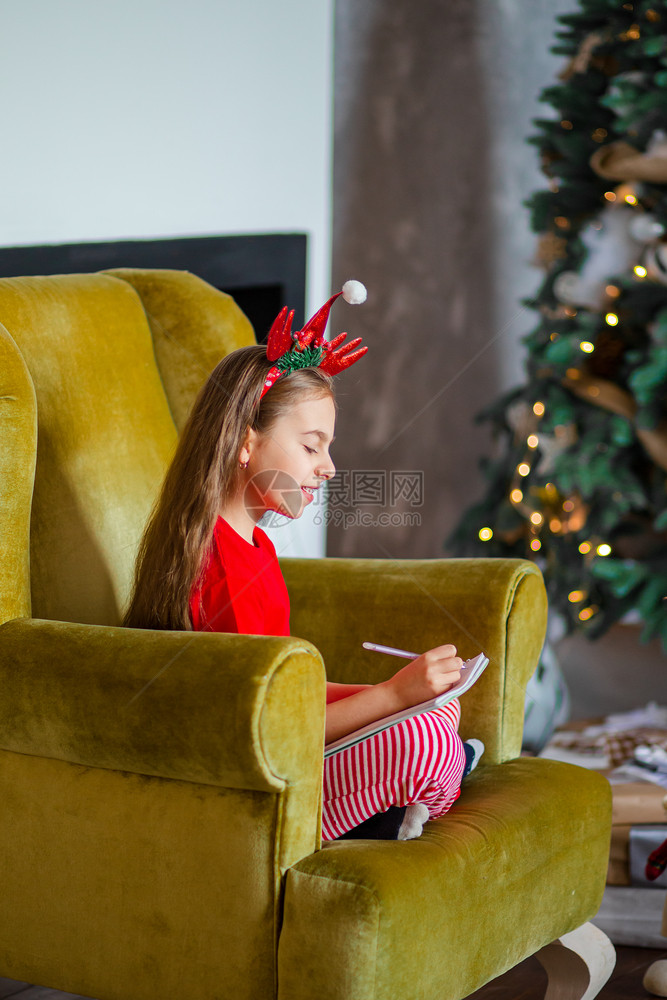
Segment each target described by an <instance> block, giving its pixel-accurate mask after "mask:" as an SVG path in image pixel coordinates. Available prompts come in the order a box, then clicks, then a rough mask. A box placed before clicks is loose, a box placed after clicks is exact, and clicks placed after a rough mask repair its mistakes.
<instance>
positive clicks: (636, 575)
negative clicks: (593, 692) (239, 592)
mask: <svg viewBox="0 0 667 1000" xmlns="http://www.w3.org/2000/svg"><path fill="white" fill-rule="evenodd" d="M558 21H559V22H561V24H562V25H563V26H564V28H563V30H559V31H558V32H557V33H556V37H557V38H558V39H559V41H558V43H557V44H556V45H554V46H553V47H552V48H551V51H552V52H554V53H556V54H562V55H564V56H567V60H566V65H565V68H564V70H563V72H562V73H561V74H560V76H559V81H560V82H559V83H558V84H557V85H555V86H552V87H548V88H546V89H545V90H543V91H542V94H541V95H540V100H542V101H545V102H548V103H549V104H551V105H552V106H553V108H554V109H555V111H556V117H555V118H549V119H542V118H538V119H533V124H534V125H535V126H536V127H537V132H538V134H537V135H534V136H531V137H530V138H529V139H528V142H529V143H532V144H533V145H536V146H537V147H538V149H539V152H540V158H541V161H540V162H541V168H542V171H543V172H544V174H545V175H546V177H547V178H549V183H548V189H546V190H540V191H537V192H536V193H535V194H533V196H532V197H531V198H530V199H528V200H527V201H525V202H524V204H525V205H526V206H527V208H528V209H529V210H530V223H531V228H532V229H533V231H534V232H535V233H536V234H537V237H538V238H537V239H536V246H537V250H536V256H535V260H534V261H533V263H534V264H535V265H536V266H537V267H539V268H542V269H543V271H544V277H543V280H542V283H541V287H540V288H539V290H538V291H537V294H536V296H535V298H531V299H523V300H522V302H523V304H524V305H526V306H528V307H529V308H530V309H531V310H535V312H536V313H537V325H536V326H535V328H534V329H533V330H532V332H531V333H529V334H528V335H527V336H525V337H524V338H523V342H524V343H525V345H526V349H527V350H526V355H527V358H526V366H525V371H526V378H525V383H524V384H523V385H521V386H520V387H518V388H515V389H512V390H511V391H510V392H508V393H506V394H505V395H504V396H503V397H502V398H501V399H499V400H498V401H497V402H496V403H495V404H494V405H492V406H490V407H488V408H487V409H485V410H484V411H482V413H480V414H479V415H478V416H477V420H478V421H490V422H491V424H492V428H493V431H494V437H495V440H496V444H497V453H496V455H495V456H494V457H493V458H488V459H485V460H483V462H482V468H483V470H484V472H485V475H486V479H487V483H488V485H487V488H486V493H485V496H484V497H483V499H482V500H481V501H480V502H479V503H477V504H475V505H474V506H472V507H471V508H469V509H468V510H467V511H466V512H465V514H464V516H463V518H462V519H461V522H460V523H459V525H458V526H457V528H456V530H455V531H454V532H453V534H452V535H451V537H450V538H449V539H448V540H447V546H448V548H449V550H450V551H453V552H454V553H455V554H457V555H494V556H520V557H528V558H532V559H534V560H535V562H537V563H538V565H539V566H540V567H541V569H542V571H543V573H544V576H545V581H546V584H547V590H548V593H549V600H550V604H551V606H552V608H555V609H557V611H558V612H560V614H561V615H562V617H563V619H564V620H565V623H566V627H567V630H568V632H570V633H571V632H573V631H575V630H578V631H581V632H583V633H584V634H586V635H587V636H588V637H589V638H596V637H598V636H600V635H602V634H603V633H604V632H606V631H607V629H608V628H609V627H610V626H611V625H612V624H613V623H614V622H617V621H619V620H620V619H622V618H624V617H626V620H627V616H630V617H633V616H634V618H635V619H639V620H640V621H641V622H642V623H643V629H642V632H641V641H642V642H647V641H648V640H649V639H650V638H652V637H653V636H655V635H659V636H661V640H662V644H663V647H664V648H665V651H667V134H666V132H667V6H666V5H665V4H664V3H661V4H656V3H653V4H651V3H648V2H644V3H619V2H618V0H580V3H579V8H578V10H577V11H576V12H575V13H572V14H569V15H562V16H560V17H558Z"/></svg>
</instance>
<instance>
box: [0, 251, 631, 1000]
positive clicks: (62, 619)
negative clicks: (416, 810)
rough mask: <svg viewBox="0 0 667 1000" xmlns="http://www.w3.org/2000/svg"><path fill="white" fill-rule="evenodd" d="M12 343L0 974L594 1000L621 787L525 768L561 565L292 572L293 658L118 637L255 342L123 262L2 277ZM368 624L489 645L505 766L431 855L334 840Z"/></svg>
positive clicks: (162, 991)
mask: <svg viewBox="0 0 667 1000" xmlns="http://www.w3.org/2000/svg"><path fill="white" fill-rule="evenodd" d="M0 324H2V325H0V435H1V440H0V484H1V494H0V533H1V537H2V560H1V565H0V692H1V693H0V802H1V803H2V810H1V812H0V859H1V861H0V883H1V885H2V893H1V898H0V976H6V977H10V978H12V979H19V980H24V981H29V982H33V983H38V984H40V985H45V986H51V987H55V988H58V989H61V990H67V991H70V992H74V993H78V994H82V995H85V996H90V997H95V998H97V1000H218V998H220V1000H222V998H225V1000H226V998H233V1000H251V998H252V1000H268V998H272V997H277V998H280V1000H312V998H317V1000H417V998H418V1000H461V998H463V997H465V996H467V995H468V994H469V993H470V992H472V991H473V990H475V989H477V988H478V987H479V986H481V985H482V984H483V983H485V982H487V981H488V980H489V979H492V978H494V977H495V976H497V975H499V974H500V973H502V972H503V971H505V970H506V969H508V968H510V967H511V966H513V965H515V964H516V963H518V962H520V961H521V960H522V959H524V958H525V957H527V956H529V955H532V954H534V953H536V952H540V956H541V957H542V958H543V961H544V964H545V966H547V967H548V968H549V969H550V972H551V973H553V974H554V975H555V974H556V973H557V969H558V968H559V967H565V966H567V969H568V970H569V971H568V972H567V975H566V976H565V980H566V981H567V983H569V984H574V987H573V989H574V990H575V991H574V992H570V993H565V992H564V993H562V994H560V993H559V996H563V997H565V996H566V995H567V996H572V997H575V996H577V997H581V996H582V995H583V993H584V991H585V990H587V991H588V992H586V996H587V997H591V996H594V995H595V992H596V991H597V989H598V988H599V984H600V983H601V982H602V981H603V979H604V976H605V975H608V972H609V969H610V963H611V962H612V961H613V955H612V952H611V951H610V949H609V947H608V946H607V944H606V939H603V936H602V935H601V934H600V932H597V933H596V932H595V928H591V926H590V925H585V922H586V921H588V920H589V918H590V917H591V916H592V915H593V914H594V913H595V912H596V910H597V908H598V905H599V902H600V899H601V896H602V891H603V888H604V882H605V872H606V865H607V850H608V841H609V834H610V795H609V790H608V786H607V783H606V782H605V781H604V779H602V778H601V777H600V776H598V775H597V774H595V773H591V772H587V771H585V770H583V769H581V768H577V767H572V766H569V765H565V764H561V763H556V762H552V761H547V760H535V759H527V758H521V757H520V747H521V729H522V718H523V704H524V691H525V686H526V682H527V680H528V678H529V676H530V674H531V672H532V671H533V670H534V668H535V665H536V662H537V658H538V655H539V652H540V648H541V645H542V641H543V637H544V631H545V621H546V598H545V591H544V586H543V582H542V578H541V575H540V573H539V570H538V569H537V568H536V567H535V566H534V565H533V564H532V563H530V562H528V561H523V560H517V559H513V560H503V559H497V560H492V559H489V560H486V559H480V560H469V559H451V560H445V559H426V560H401V561H398V560H397V561H393V560H376V559H335V558H330V559H283V560H282V561H281V564H282V568H283V571H284V574H285V578H286V581H287V585H288V588H289V591H290V595H291V603H292V636H290V637H263V636H245V635H241V636H239V635H224V634H210V633H192V632H164V631H152V630H142V629H125V628H122V627H120V624H119V623H120V621H121V616H122V611H123V609H124V606H125V603H126V601H127V598H128V595H129V589H130V583H131V576H132V570H133V564H134V559H135V554H136V551H137V546H138V543H139V539H140V536H141V533H142V529H143V526H144V523H145V520H146V517H147V515H148V512H149V509H150V507H151V504H152V502H153V499H154V497H155V495H156V492H157V490H158V488H159V485H160V483H161V480H162V477H163V475H164V472H165V469H166V467H167V465H168V463H169V460H170V457H171V455H172V452H173V448H174V444H175V441H176V437H177V433H178V429H179V428H180V427H181V426H182V425H183V422H184V420H185V417H186V415H187V412H188V409H189V407H190V406H191V404H192V401H193V399H194V396H195V394H196V392H197V390H198V388H199V386H200V385H201V384H202V382H203V381H204V380H205V378H206V376H207V375H208V373H209V372H210V371H211V369H212V368H213V367H214V366H215V364H216V363H217V362H218V360H219V359H220V357H221V356H223V355H224V354H225V353H227V352H228V351H230V350H233V349H235V348H237V347H239V346H242V345H245V344H250V343H253V342H254V333H253V330H252V328H251V326H250V324H249V323H248V321H247V319H246V318H245V317H244V316H243V314H242V313H241V312H240V310H239V309H238V308H237V307H236V305H235V303H234V302H233V301H232V299H230V298H229V296H226V295H224V294H222V293H220V292H218V291H217V290H215V289H213V288H212V287H211V286H209V285H207V284H206V283H205V282H203V281H201V280H199V279H198V278H196V277H194V276H193V275H190V274H187V273H183V272H177V271H138V270H129V269H121V270H117V271H113V272H106V273H99V274H92V275H66V276H55V277H35V278H17V279H5V280H2V281H0ZM314 594H316V595H317V601H313V599H312V597H313V595H314ZM371 620H372V621H373V623H374V633H375V634H376V635H380V636H382V638H383V641H387V642H391V643H392V644H394V645H396V646H402V647H404V648H408V649H411V648H417V649H428V648H430V647H432V646H435V645H438V644H440V643H442V642H443V641H452V642H454V643H455V644H456V645H457V647H458V648H459V650H460V652H461V654H462V655H463V656H464V657H467V656H471V655H472V654H474V653H477V652H478V651H479V650H480V649H483V650H484V651H485V652H486V653H487V655H488V656H489V657H490V665H489V667H488V668H487V670H486V672H485V674H484V675H483V677H482V679H481V680H480V681H479V683H478V684H477V685H476V686H475V687H474V688H473V689H472V690H471V691H470V692H469V693H468V694H466V695H465V696H464V698H463V699H462V709H463V721H462V727H461V728H462V734H463V735H464V736H465V735H469V736H476V737H479V738H480V739H482V740H483V741H484V743H485V744H486V754H485V757H484V758H483V764H481V765H480V766H479V767H478V768H477V770H476V771H475V772H474V773H473V774H472V775H471V776H470V777H469V778H468V779H467V780H466V782H465V785H464V789H463V792H462V795H461V797H460V799H459V801H458V802H457V803H456V805H455V806H454V807H453V808H452V810H451V811H450V812H449V813H448V814H447V815H446V816H445V817H443V818H442V819H440V820H437V821H433V822H429V823H428V824H427V825H426V827H425V830H424V833H423V835H422V836H421V837H420V838H419V839H417V840H414V841H406V842H397V841H390V842H380V841H367V840H359V841H339V842H333V843H331V844H327V845H326V846H324V847H322V845H321V841H320V801H321V781H322V748H323V733H324V690H325V688H324V685H325V665H326V670H327V673H328V675H329V677H330V678H331V679H333V680H337V681H363V680H368V681H378V680H380V679H382V677H383V670H384V671H387V670H391V669H393V668H395V664H394V663H393V661H392V662H391V663H390V662H389V661H388V658H385V657H378V656H374V655H373V654H372V653H366V652H365V651H363V650H362V649H361V641H362V640H363V639H365V638H367V633H368V629H367V625H368V622H369V621H371ZM385 660H386V661H387V662H385ZM581 925H585V927H584V929H583V931H582V930H581V929H580V928H581ZM556 939H560V942H561V944H551V943H552V942H554V941H556ZM584 939H586V940H584ZM582 940H583V941H584V944H586V942H588V945H589V946H590V948H592V949H593V951H597V952H598V953H600V954H603V956H604V960H605V961H604V963H603V964H605V963H606V972H601V971H599V970H598V971H595V970H594V968H593V964H592V963H591V961H589V960H588V959H585V960H583V961H582V960H580V959H579V958H577V957H576V954H577V952H578V950H581V949H579V944H580V942H581V941H582ZM547 946H548V947H547ZM584 950H585V949H584ZM565 953H567V955H568V956H572V955H575V958H573V959H571V960H570V958H569V957H568V959H567V962H570V963H571V964H570V965H568V964H567V962H565V963H563V962H562V961H561V960H560V959H559V956H562V955H563V954H565ZM596 977H597V978H596ZM596 984H597V985H596Z"/></svg>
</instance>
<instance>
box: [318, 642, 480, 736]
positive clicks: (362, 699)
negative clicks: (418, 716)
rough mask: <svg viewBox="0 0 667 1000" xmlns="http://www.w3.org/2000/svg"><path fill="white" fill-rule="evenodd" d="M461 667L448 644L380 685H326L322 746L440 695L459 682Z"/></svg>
mask: <svg viewBox="0 0 667 1000" xmlns="http://www.w3.org/2000/svg"><path fill="white" fill-rule="evenodd" d="M462 664H463V661H462V659H461V657H460V656H457V655H456V647H455V646H452V645H450V644H447V645H445V646H437V647H436V648H435V649H430V650H428V652H426V653H422V654H421V656H418V657H417V658H416V659H415V660H410V662H409V663H407V664H406V665H405V666H404V667H402V668H401V669H400V670H398V671H397V672H396V673H395V674H394V676H393V677H390V678H389V680H387V681H382V682H381V683H380V684H367V685H360V684H331V685H329V684H327V709H326V724H325V740H324V741H325V743H333V742H334V740H338V739H340V738H341V737H342V736H347V735H348V733H353V732H354V731H355V729H360V728H361V727H362V726H366V725H368V723H370V722H376V721H377V720H378V719H384V718H385V716H387V715H393V714H394V713H395V712H400V711H402V710H403V709H404V708H410V707H411V706H412V705H419V704H420V703H421V702H423V701H428V699H429V698H433V697H435V695H438V694H442V693H443V691H447V690H448V689H449V688H450V687H451V686H452V684H455V683H456V681H457V680H458V679H459V677H460V676H461V666H462ZM330 688H331V694H333V695H334V698H332V699H331V700H330V694H329V690H330Z"/></svg>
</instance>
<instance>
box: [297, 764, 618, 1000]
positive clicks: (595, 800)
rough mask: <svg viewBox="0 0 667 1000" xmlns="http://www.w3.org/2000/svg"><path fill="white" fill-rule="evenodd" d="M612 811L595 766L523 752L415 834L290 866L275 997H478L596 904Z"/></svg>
mask: <svg viewBox="0 0 667 1000" xmlns="http://www.w3.org/2000/svg"><path fill="white" fill-rule="evenodd" d="M610 813H611V794H610V788H609V784H608V782H607V781H606V779H604V778H603V777H601V776H600V775H599V774H597V773H595V772H589V771H585V770H584V769H583V768H576V769H573V768H572V767H571V766H567V765H562V764H560V763H558V762H555V761H547V760H536V759H529V758H519V759H517V760H513V761H509V762H507V763H504V764H497V765H491V766H487V767H484V766H480V767H478V768H477V770H476V771H475V772H474V774H472V775H471V776H470V777H469V778H468V779H467V780H466V782H465V784H464V786H463V790H462V794H461V797H460V799H459V800H458V802H457V803H456V804H455V805H454V806H453V807H452V809H451V810H450V811H449V813H447V815H446V816H444V817H442V819H438V820H434V821H431V822H429V823H427V824H426V827H425V828H424V833H423V834H422V836H421V837H420V838H419V839H417V840H412V841H396V842H395V843H392V845H391V848H390V849H388V845H387V844H386V843H382V842H380V841H366V840H357V841H334V842H332V843H331V844H329V845H327V846H326V847H325V848H324V849H323V850H322V851H320V852H318V853H316V854H313V855H311V856H310V857H308V858H305V859H304V860H303V861H301V862H299V863H298V864H296V865H295V866H294V867H293V868H292V869H291V870H290V871H289V872H288V875H287V886H286V897H285V911H284V923H283V929H282V933H281V937H280V945H279V958H278V962H279V976H278V982H279V996H280V997H281V998H285V1000H286V998H289V1000H297V998H303V1000H306V998H310V997H313V996H319V997H322V998H325V997H326V998H327V1000H334V998H335V1000H338V998H340V1000H343V998H345V997H348V998H349V997H354V1000H366V998H370V997H373V998H374V1000H395V998H396V997H406V998H407V997H414V998H417V997H418V998H419V1000H454V998H456V1000H458V998H460V997H462V996H468V994H469V993H471V992H472V991H473V990H475V989H477V988H478V987H479V986H481V985H483V984H484V983H485V982H487V981H488V980H489V979H491V978H494V977H495V976H498V975H500V974H501V972H502V971H505V970H506V969H509V968H511V967H512V966H514V965H516V964H517V963H518V962H520V961H522V960H523V959H524V958H526V957H527V956H528V955H531V954H533V953H534V952H535V951H537V950H539V949H540V948H541V947H543V946H544V945H545V944H547V943H549V942H550V941H552V940H553V939H554V938H555V937H557V936H559V935H560V934H562V933H564V928H565V929H566V930H572V929H574V928H576V927H578V926H579V925H580V924H582V923H584V922H585V921H586V920H588V919H589V918H590V917H591V916H592V915H593V914H594V913H595V912H596V910H597V908H598V906H599V904H600V898H601V891H602V889H603V888H604V885H603V883H604V868H605V865H606V853H607V849H608V841H609V823H610ZM536 830H540V835H539V836H536ZM343 955H345V961H344V962H342V961H341V956H343Z"/></svg>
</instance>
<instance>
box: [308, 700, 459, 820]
mask: <svg viewBox="0 0 667 1000" xmlns="http://www.w3.org/2000/svg"><path fill="white" fill-rule="evenodd" d="M460 717H461V709H460V706H459V702H458V699H456V698H454V699H452V701H450V702H448V703H447V704H446V705H445V706H444V707H443V708H438V709H435V710H434V711H433V712H424V713H423V714H422V715H414V716H413V717H412V718H410V719H405V720H404V721H403V722H399V723H398V725H395V726H391V727H390V728H389V729H385V730H384V731H383V732H381V733H376V734H375V736H371V738H370V739H368V740H364V742H363V743H358V744H357V745H356V746H354V747H349V748H348V749H347V750H342V751H341V752H340V753H338V754H334V756H333V757H327V758H326V759H325V761H324V799H323V804H322V840H335V839H336V837H340V836H341V835H342V834H343V833H347V831H348V830H351V829H352V827H355V826H358V825H359V824H360V823H363V822H364V820H366V819H369V818H370V817H371V816H374V815H375V814H376V813H379V812H385V811H386V810H387V809H388V808H389V807H390V806H407V805H411V804H413V803H416V802H422V803H423V804H424V805H426V806H427V807H428V812H429V818H430V819H436V818H437V817H438V816H442V815H444V813H446V812H447V810H448V809H449V808H450V806H451V805H453V803H454V802H455V801H456V799H457V798H458V797H459V794H460V788H461V776H462V774H463V769H464V767H465V753H464V751H463V743H462V741H461V738H460V736H459V734H458V726H459V720H460Z"/></svg>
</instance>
